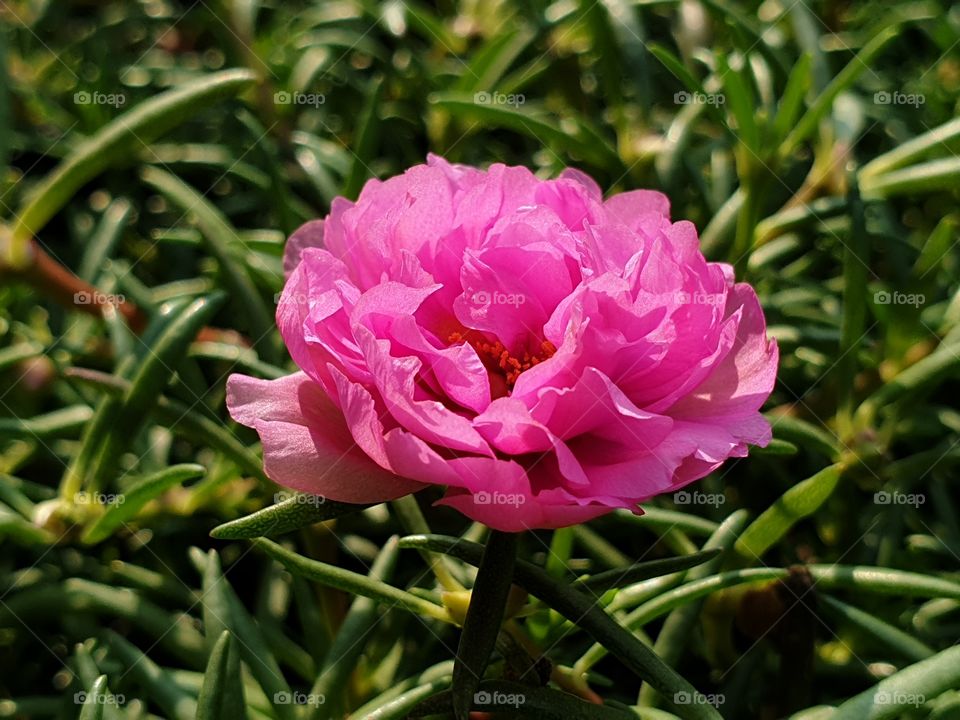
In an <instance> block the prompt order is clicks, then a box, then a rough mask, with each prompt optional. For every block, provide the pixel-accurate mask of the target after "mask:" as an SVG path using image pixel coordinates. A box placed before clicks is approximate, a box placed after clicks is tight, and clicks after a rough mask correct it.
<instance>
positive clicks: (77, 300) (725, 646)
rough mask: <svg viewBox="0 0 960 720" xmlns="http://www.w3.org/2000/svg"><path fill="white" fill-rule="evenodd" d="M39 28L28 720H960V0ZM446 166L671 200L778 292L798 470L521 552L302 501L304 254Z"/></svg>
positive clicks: (138, 6)
mask: <svg viewBox="0 0 960 720" xmlns="http://www.w3.org/2000/svg"><path fill="white" fill-rule="evenodd" d="M0 17H2V18H3V20H4V22H3V23H2V24H0V78H2V82H0V277H2V284H0V543H2V544H3V548H2V550H3V552H2V560H0V716H3V717H30V718H58V719H59V718H71V719H72V718H76V717H80V718H104V719H105V720H128V719H129V720H132V719H133V718H149V717H165V718H194V717H199V718H231V719H233V718H235V719H237V720H240V719H241V718H249V719H250V720H261V719H263V718H281V719H282V720H301V718H303V719H305V718H315V719H317V720H322V719H326V718H333V717H336V718H341V717H350V718H354V719H356V720H360V719H363V718H378V719H380V720H386V719H388V718H396V719H398V720H399V718H403V717H407V716H408V715H411V716H414V717H429V716H435V717H450V716H451V715H452V714H453V713H454V712H456V713H458V714H459V715H461V716H462V715H463V713H464V712H465V710H466V709H467V707H468V706H470V707H472V708H473V709H476V710H484V709H486V710H490V709H491V705H490V704H489V703H482V702H478V698H479V700H483V699H484V698H485V697H487V696H489V699H490V701H491V702H493V703H494V707H496V708H497V709H499V710H503V711H504V712H503V713H501V714H502V715H503V716H513V715H516V716H525V717H537V718H552V717H556V718H563V719H564V720H571V719H572V718H584V720H592V719H594V718H597V719H602V718H610V719H611V720H614V719H615V718H626V717H637V718H652V719H655V720H659V719H662V718H676V717H682V718H686V717H690V718H716V717H718V716H722V717H725V718H741V717H793V718H795V719H796V720H801V719H805V720H811V719H812V718H830V719H831V720H847V719H848V718H850V719H851V720H852V719H854V718H856V719H859V718H864V717H870V718H899V717H902V718H908V720H915V719H919V718H927V717H929V718H932V719H941V720H942V719H943V718H949V717H955V716H956V715H957V713H958V708H960V694H958V692H957V688H958V687H960V676H958V668H960V662H958V660H960V658H958V656H957V648H956V647H955V644H956V641H957V638H958V636H960V574H958V573H957V558H958V557H960V520H958V514H957V510H956V492H955V490H954V489H953V479H954V476H955V473H956V468H957V465H958V462H960V450H958V447H957V446H958V441H960V438H958V433H960V415H958V413H957V410H956V408H955V407H954V406H955V405H956V403H955V402H954V401H953V398H955V397H956V395H957V392H958V376H960V285H958V277H960V272H958V268H960V246H958V244H957V227H958V223H960V220H958V214H957V210H956V207H957V200H958V190H957V188H958V184H957V179H958V177H960V160H958V157H957V152H958V150H960V120H958V119H957V117H956V115H957V111H958V107H960V105H958V103H960V64H958V61H957V55H956V47H957V43H958V42H960V17H958V14H957V11H956V8H955V7H953V6H952V5H951V4H950V3H947V2H945V0H919V1H918V2H911V3H906V4H903V3H901V4H895V3H885V2H879V0H860V1H858V2H850V3H840V4H838V3H828V2H802V3H795V4H791V3H789V2H786V3H784V2H779V3H778V2H762V3H761V2H754V1H753V0H703V1H702V2H687V1H685V2H679V0H629V1H627V0H605V1H604V2H601V3H592V2H575V1H565V0H557V1H555V2H552V1H551V2H547V1H540V0H536V1H535V2H531V3H520V2H511V1H509V0H495V1H494V2H491V3H472V2H465V1H464V2H442V3H419V2H410V1H406V0H405V1H403V2H400V1H399V0H390V1H388V2H383V3H374V2H368V1H367V0H337V1H336V2H329V3H306V2H288V3H280V2H273V3H261V2H259V1H258V0H218V1H217V2H213V3H196V4H194V3H186V2H179V0H171V1H170V2H157V1H154V0H144V1H143V2H138V3H131V2H119V1H111V2H104V3H76V2H59V3H52V2H6V3H0ZM427 152H437V153H440V154H442V155H444V156H445V157H447V158H448V159H450V160H452V161H457V162H466V163H475V164H481V165H483V164H488V163H490V162H494V161H503V162H508V163H512V164H523V165H527V166H529V167H531V168H532V169H534V170H535V171H537V172H539V173H541V174H542V175H545V176H546V175H555V174H556V173H558V172H559V171H560V170H561V169H563V168H564V167H566V166H576V167H580V168H582V169H584V170H585V171H587V172H589V173H591V174H592V175H593V176H594V177H595V178H596V179H597V180H598V182H600V184H601V185H602V186H603V187H604V189H605V190H608V191H611V192H613V191H619V190H625V189H633V188H638V187H649V188H658V189H661V190H663V191H664V192H666V193H667V194H668V195H669V196H670V199H671V202H672V207H673V211H672V212H673V215H674V216H675V217H677V218H689V219H691V220H692V221H694V222H695V223H696V224H697V226H698V228H699V229H700V231H701V238H702V243H703V248H704V251H705V253H706V254H707V255H708V257H709V258H710V259H712V260H718V261H725V262H729V263H731V264H732V265H734V266H735V267H736V269H737V273H738V277H739V278H741V279H744V280H747V281H749V282H751V283H752V284H753V285H754V286H755V287H756V288H757V291H758V294H759V296H760V298H761V302H762V304H763V306H764V310H765V313H766V316H767V318H768V321H769V323H770V330H771V333H772V334H773V335H775V336H776V338H777V340H778V343H779V346H780V352H781V367H780V372H779V378H778V383H777V387H776V389H775V392H774V395H773V396H772V398H771V400H770V402H769V405H768V408H767V417H768V418H769V419H770V421H771V423H772V425H773V427H774V433H775V440H774V443H773V444H772V445H771V446H770V447H769V448H767V450H766V451H765V452H762V453H761V452H751V455H752V456H753V457H751V458H750V459H749V460H745V461H736V462H734V463H730V464H728V465H726V466H724V467H723V468H722V469H720V470H719V471H717V472H716V473H714V474H713V475H712V476H710V477H708V478H707V479H705V480H704V481H703V482H702V483H700V484H698V485H697V486H696V487H697V489H698V491H699V494H693V493H690V494H688V495H686V496H681V495H675V496H673V497H670V496H666V497H661V498H656V499H654V500H652V501H651V502H650V503H648V504H647V505H646V506H645V508H644V510H645V514H644V515H642V516H635V515H632V514H630V513H627V512H617V513H613V514H611V515H609V516H607V517H604V518H600V519H597V520H595V521H593V522H591V523H589V524H588V525H586V526H583V527H578V528H571V529H565V530H561V531H556V532H553V533H549V532H537V533H527V534H525V535H523V536H521V537H519V538H513V539H511V543H510V544H511V545H512V543H513V541H516V548H515V550H516V562H515V563H513V562H511V561H510V558H512V557H513V552H514V548H513V547H509V548H505V549H504V551H505V552H506V551H509V552H508V555H509V557H504V556H500V557H496V558H490V559H488V561H483V560H482V558H483V546H482V544H481V541H483V540H484V537H485V532H486V531H485V529H484V528H481V527H479V526H473V525H470V524H469V523H468V522H467V521H465V520H464V519H463V518H462V517H460V516H459V515H457V514H456V513H455V512H453V511H452V510H450V509H448V508H442V507H432V506H431V503H432V501H434V500H435V499H437V497H438V494H437V492H435V491H434V490H427V491H424V492H422V493H420V494H419V495H418V496H417V497H415V498H404V499H400V500H398V501H394V502H391V503H386V504H382V505H376V506H357V505H349V504H344V503H338V502H334V501H333V500H331V499H327V498H320V497H316V496H310V495H301V494H287V493H286V492H285V491H284V492H281V491H279V489H278V488H277V487H275V486H274V485H273V484H272V483H271V482H270V481H269V479H268V478H267V477H266V475H265V473H264V471H263V468H262V462H261V458H260V455H259V453H260V449H259V447H258V445H257V444H256V436H255V434H254V433H252V432H250V431H248V430H246V429H244V428H240V427H238V426H237V425H235V424H234V423H232V422H231V421H230V420H229V418H228V417H227V415H226V412H225V409H224V383H225V380H226V377H227V376H228V375H229V374H230V373H231V372H238V371H242V372H246V373H249V374H252V375H256V376H259V377H264V378H277V377H280V376H283V375H285V374H287V373H289V372H291V371H292V370H293V365H292V363H291V362H290V360H289V358H288V357H287V356H286V354H285V352H284V351H283V349H282V343H281V341H280V338H279V334H278V333H277V331H276V328H275V324H274V321H273V317H272V316H273V314H274V305H275V298H276V294H277V293H278V291H279V290H280V288H281V286H282V282H283V272H282V260H281V258H282V253H283V243H284V239H285V237H286V236H287V235H288V234H289V233H290V232H291V231H292V230H293V229H294V228H296V227H297V226H298V225H299V224H300V223H302V222H304V221H306V220H308V219H311V218H314V217H319V216H322V215H324V214H325V213H326V212H327V210H328V209H329V205H330V203H331V201H332V200H333V198H334V197H336V196H338V195H345V196H347V197H350V198H353V197H356V195H357V194H358V193H359V192H360V190H361V189H362V187H363V185H364V183H365V182H366V181H367V180H368V179H369V178H371V177H374V176H376V177H384V176H387V175H390V174H394V173H397V172H401V171H402V170H404V169H405V168H406V167H408V166H410V165H412V164H415V163H419V162H422V161H423V158H424V156H425V154H426V153H427ZM34 240H35V243H34V242H32V241H34ZM41 250H42V251H43V252H44V253H45V254H46V256H48V257H49V259H50V263H51V265H52V266H53V267H55V268H56V267H59V268H66V269H69V270H70V271H72V272H73V273H75V274H76V276H77V277H78V278H80V279H81V280H82V281H84V282H85V283H89V285H80V286H77V287H83V288H85V289H84V292H87V289H89V288H90V287H92V288H95V289H96V290H97V291H98V294H99V295H102V296H103V297H106V298H109V300H108V301H106V302H104V303H99V302H98V303H96V307H101V308H102V312H99V311H97V310H96V308H94V307H92V306H91V298H90V297H89V296H85V297H75V296H74V295H75V293H76V288H74V287H73V286H72V285H64V283H65V282H66V281H65V280H64V277H63V276H62V275H60V276H58V275H56V274H53V275H51V274H49V273H47V274H44V273H43V272H41V271H40V270H38V268H39V263H38V262H37V261H38V257H42V256H40V255H39V252H40V251H41ZM48 269H49V268H48ZM67 277H68V278H69V276H67ZM88 295H89V293H88ZM134 306H135V310H131V308H133V307H134ZM690 490H693V488H690ZM705 497H709V498H713V501H712V502H710V503H706V502H699V501H697V498H700V499H703V498H705ZM691 498H692V499H693V500H694V502H691ZM432 528H433V529H435V530H436V532H437V533H443V534H442V535H441V534H434V533H433V531H432V530H431V529H432ZM268 538H269V539H268ZM501 540H503V538H500V539H499V540H497V541H495V542H493V543H492V544H489V545H488V547H494V548H498V547H501V545H499V544H498V543H499V541H501ZM407 548H409V549H407ZM478 565H480V566H483V567H485V568H486V572H484V571H482V570H481V572H480V574H479V575H478V574H477V570H476V567H477V566H478ZM511 583H512V587H511ZM475 584H478V585H480V586H487V587H488V590H487V595H486V596H487V597H488V598H493V596H494V595H496V596H497V597H496V600H497V602H495V603H493V604H492V605H490V606H487V607H484V606H482V605H481V604H480V603H471V602H469V599H470V594H469V592H470V590H471V589H472V588H474V585H475ZM475 597H476V596H475ZM504 605H505V608H506V609H505V617H501V616H502V615H503V613H501V611H500V608H501V606H504ZM501 619H502V622H501ZM464 624H465V627H464V629H463V630H462V631H461V629H460V627H459V626H460V625H464ZM461 638H464V639H465V641H463V640H461ZM458 645H459V648H458ZM464 677H469V679H468V680H467V681H464V679H463V678H464ZM455 680H456V682H455ZM484 693H486V695H484ZM497 698H499V699H500V701H501V703H503V702H505V703H506V704H508V705H509V703H510V702H511V700H510V699H511V698H512V699H513V700H512V702H513V704H512V705H509V707H506V708H504V707H500V706H499V705H497V702H498V701H497ZM520 699H522V702H520Z"/></svg>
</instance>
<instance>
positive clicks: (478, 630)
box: [453, 530, 519, 720]
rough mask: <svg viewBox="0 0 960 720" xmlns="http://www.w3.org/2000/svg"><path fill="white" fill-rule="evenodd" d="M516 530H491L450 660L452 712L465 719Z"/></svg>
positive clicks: (495, 621)
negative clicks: (453, 658)
mask: <svg viewBox="0 0 960 720" xmlns="http://www.w3.org/2000/svg"><path fill="white" fill-rule="evenodd" d="M518 538H519V535H518V534H516V533H504V532H500V531H497V530H492V531H491V532H490V537H489V539H488V540H487V546H486V548H485V549H484V551H483V559H482V560H481V562H480V566H479V568H478V570H477V581H476V583H475V584H474V586H473V592H472V593H471V595H470V606H469V608H468V609H467V618H466V621H465V622H464V624H463V632H462V633H461V634H460V645H459V647H458V648H457V657H456V660H455V661H454V664H453V712H454V716H455V717H456V718H457V720H467V717H468V715H469V712H470V707H471V704H472V703H473V696H474V693H475V692H476V691H477V688H478V687H479V686H480V681H481V680H482V679H483V673H484V671H485V670H486V669H487V663H489V661H490V655H491V653H492V652H493V648H494V646H495V645H496V642H497V635H498V634H499V632H500V627H501V625H502V624H503V616H504V610H505V609H506V606H507V596H508V595H509V593H510V586H511V585H512V584H513V568H514V564H515V562H516V557H517V540H518Z"/></svg>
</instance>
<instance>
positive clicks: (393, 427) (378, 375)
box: [227, 157, 777, 531]
mask: <svg viewBox="0 0 960 720" xmlns="http://www.w3.org/2000/svg"><path fill="white" fill-rule="evenodd" d="M284 268H285V271H286V273H287V280H286V285H285V287H284V290H283V294H282V296H281V299H280V305H279V308H278V310H277V323H278V325H279V326H280V331H281V333H282V334H283V338H284V340H285V342H286V345H287V348H288V349H289V351H290V354H291V356H292V357H293V360H294V361H295V362H296V364H297V366H298V367H299V368H300V372H298V373H295V374H293V375H290V376H288V377H284V378H281V379H279V380H272V381H268V380H258V379H254V378H250V377H245V376H243V375H234V376H232V377H231V378H230V380H229V382H228V385H227V404H228V407H229V409H230V413H231V415H232V416H233V417H234V418H235V419H236V420H237V421H238V422H240V423H243V424H244V425H248V426H250V427H252V428H254V429H256V430H257V432H258V433H259V435H260V438H261V440H262V442H263V454H264V463H265V469H266V472H267V474H268V475H269V476H270V477H271V478H273V479H274V480H275V481H276V482H277V483H279V484H280V485H284V486H287V487H291V488H295V489H297V490H301V491H303V492H308V493H316V494H321V495H324V496H326V497H328V498H330V499H332V500H339V501H343V502H353V503H368V502H379V501H383V500H388V499H392V498H396V497H399V496H401V495H405V494H407V493H412V492H416V491H417V490H420V489H422V488H424V487H425V486H427V485H442V486H446V488H447V490H446V494H445V495H444V497H443V499H442V500H441V501H440V502H441V503H442V504H445V505H450V506H452V507H454V508H456V509H457V510H459V511H460V512H462V513H463V514H465V515H467V516H469V517H470V518H473V519H474V520H479V521H480V522H483V523H485V524H486V525H488V526H490V527H493V528H497V529H501V530H508V531H518V530H522V529H525V528H547V527H561V526H564V525H571V524H574V523H578V522H583V521H585V520H589V519H591V518H594V517H597V516H598V515H602V514H604V513H607V512H610V511H611V510H613V509H616V508H628V509H630V510H633V511H635V512H639V510H638V508H637V505H638V503H641V502H643V501H645V500H648V499H650V498H652V497H653V496H655V495H659V494H661V493H666V492H672V491H674V490H676V489H677V488H680V487H682V486H684V485H686V484H687V483H690V482H692V481H694V480H697V479H698V478H702V477H703V476H705V475H706V474H708V473H709V472H711V471H712V470H714V469H716V468H717V467H719V466H720V465H721V464H722V463H723V462H724V460H726V459H727V458H729V457H742V456H745V455H746V454H747V446H748V445H749V444H753V445H761V446H762V445H766V444H767V443H768V442H769V441H770V436H771V433H770V426H769V424H768V423H767V421H766V420H765V419H764V418H763V417H762V416H761V415H760V413H759V412H758V410H759V408H760V406H761V405H762V404H763V402H764V401H765V400H766V398H767V396H768V395H769V394H770V392H771V390H772V388H773V383H774V379H775V375H776V369H777V346H776V344H775V343H774V342H773V341H772V340H768V339H767V337H766V323H765V321H764V317H763V312H762V310H761V308H760V304H759V302H758V301H757V296H756V294H755V293H754V291H753V289H752V288H751V287H750V286H749V285H746V284H742V283H741V284H734V281H733V270H732V268H731V267H730V266H728V265H724V264H720V263H709V262H707V261H706V260H705V259H704V257H703V255H702V254H701V253H700V249H699V241H698V238H697V231H696V229H695V228H694V226H693V225H692V224H691V223H689V222H686V221H680V222H676V223H674V222H671V221H670V217H669V203H668V200H667V198H666V197H665V196H663V195H661V194H660V193H658V192H654V191H650V190H637V191H633V192H626V193H621V194H619V195H614V196H613V197H610V198H608V199H607V200H603V198H602V196H601V192H600V188H599V187H598V186H597V185H596V183H594V182H593V180H591V179H590V178H589V177H587V176H586V175H584V174H583V173H581V172H579V171H576V170H566V171H565V172H564V173H563V174H562V175H561V176H560V177H559V178H558V179H556V180H539V179H537V178H536V177H534V175H532V174H531V173H530V171H529V170H527V169H526V168H522V167H506V166H504V165H494V166H492V167H491V168H490V169H489V170H487V171H482V170H478V169H476V168H472V167H466V166H462V165H451V164H449V163H447V162H446V161H445V160H443V159H442V158H439V157H430V158H429V160H428V163H427V164H426V165H418V166H416V167H413V168H410V169H409V170H407V171H406V172H405V173H404V174H403V175H400V176H398V177H394V178H391V179H389V180H386V181H379V180H371V181H370V182H368V183H367V185H366V186H365V187H364V189H363V192H362V193H361V194H360V198H359V199H358V200H357V202H356V203H352V202H350V201H348V200H344V199H342V198H337V199H336V200H334V202H333V206H332V207H331V210H330V214H329V215H328V216H327V217H326V218H325V219H323V220H314V221H312V222H309V223H307V224H306V225H304V226H303V227H302V228H300V229H299V230H297V232H296V233H294V235H293V236H292V237H291V238H290V241H289V243H288V245H287V249H286V256H285V258H284Z"/></svg>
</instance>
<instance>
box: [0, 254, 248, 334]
mask: <svg viewBox="0 0 960 720" xmlns="http://www.w3.org/2000/svg"><path fill="white" fill-rule="evenodd" d="M3 273H7V274H9V275H11V276H12V277H14V278H18V279H20V280H22V281H23V282H26V283H27V284H29V285H30V286H32V287H33V288H35V289H36V290H37V291H38V292H40V293H42V294H44V295H46V296H47V297H49V298H50V299H52V300H53V301H54V302H57V303H59V304H60V305H62V306H64V307H65V308H67V309H70V310H76V311H78V312H82V313H85V314H87V315H92V316H93V317H97V318H103V317H104V314H105V313H109V312H119V313H120V314H121V315H123V317H124V319H125V320H126V322H127V325H128V326H129V327H130V329H131V330H133V331H134V332H135V333H137V334H138V335H139V334H140V333H142V332H143V330H144V328H146V326H147V320H148V319H149V318H148V317H147V314H146V313H145V312H144V311H143V310H142V309H141V308H140V307H138V306H137V305H136V304H134V303H132V302H130V301H129V300H127V299H126V298H124V297H123V296H121V295H110V294H108V293H105V292H103V291H101V290H100V289H98V288H97V287H95V286H94V285H91V284H90V283H88V282H87V281H86V280H83V279H82V278H80V277H77V276H76V275H75V274H74V273H72V272H71V271H70V270H69V269H67V268H65V267H64V266H63V265H61V264H60V263H59V262H57V261H56V260H55V259H54V258H52V257H51V256H50V255H49V253H47V252H46V251H45V250H44V249H43V248H42V247H41V246H40V243H38V242H37V241H36V240H32V241H31V243H30V262H29V263H28V264H27V266H26V267H24V268H22V269H21V268H9V267H3V266H0V274H3ZM197 341H198V342H229V343H232V344H238V345H243V346H244V347H250V342H249V340H247V339H246V338H245V337H244V336H243V335H241V334H240V333H238V332H236V331H235V330H222V329H220V328H213V327H205V328H203V329H202V330H201V331H200V332H199V333H198V335H197Z"/></svg>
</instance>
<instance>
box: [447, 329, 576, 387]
mask: <svg viewBox="0 0 960 720" xmlns="http://www.w3.org/2000/svg"><path fill="white" fill-rule="evenodd" d="M447 342H449V343H450V344H451V345H452V344H454V343H460V342H465V343H468V344H469V345H470V346H471V347H472V348H473V349H474V350H476V351H477V355H479V356H480V361H481V362H482V363H483V364H484V366H485V367H486V368H487V371H488V372H490V373H491V374H498V375H502V376H503V378H504V379H505V380H506V382H507V389H508V390H509V389H513V386H514V384H515V383H516V382H517V378H518V377H520V373H522V372H523V371H524V370H529V369H530V368H532V367H533V366H534V365H539V364H540V363H542V362H543V361H544V360H547V359H549V358H551V357H553V354H554V353H555V352H556V351H557V348H556V346H554V344H553V343H552V342H550V341H549V340H543V341H542V342H541V343H540V349H539V351H537V352H534V353H533V354H532V355H531V354H530V353H529V352H525V353H524V354H523V357H518V356H514V355H511V354H510V351H509V350H507V348H506V347H504V345H503V343H502V342H500V341H499V340H496V341H495V342H490V341H489V340H487V339H486V338H485V337H483V336H479V337H477V336H476V335H475V334H474V332H473V331H472V330H467V331H466V332H463V333H461V332H453V333H450V337H449V338H448V339H447Z"/></svg>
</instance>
